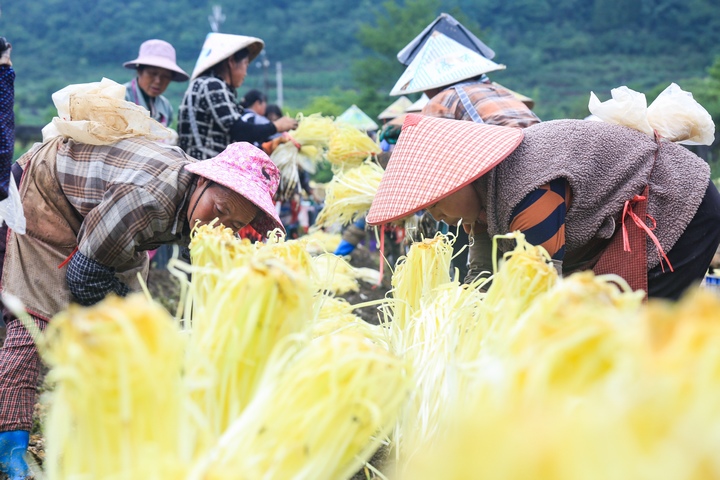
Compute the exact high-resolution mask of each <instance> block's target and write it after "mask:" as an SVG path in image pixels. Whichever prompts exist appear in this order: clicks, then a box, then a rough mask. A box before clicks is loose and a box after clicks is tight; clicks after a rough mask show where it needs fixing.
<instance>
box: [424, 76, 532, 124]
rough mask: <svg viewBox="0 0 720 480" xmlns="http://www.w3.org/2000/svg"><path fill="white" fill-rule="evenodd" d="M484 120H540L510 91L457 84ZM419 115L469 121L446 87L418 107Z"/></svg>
mask: <svg viewBox="0 0 720 480" xmlns="http://www.w3.org/2000/svg"><path fill="white" fill-rule="evenodd" d="M461 88H462V89H463V90H464V91H465V93H467V95H468V97H469V98H470V101H471V102H472V104H473V105H474V106H475V109H476V110H477V112H478V113H479V114H480V117H481V118H482V119H483V121H484V122H485V123H488V124H490V125H500V126H503V127H519V128H525V127H529V126H531V125H535V124H536V123H539V122H540V119H539V118H538V116H537V115H535V114H534V113H533V112H532V110H530V109H529V108H528V107H527V106H526V105H525V104H524V103H522V102H521V101H520V100H518V99H517V98H516V97H515V95H513V94H512V92H510V91H508V90H507V89H505V88H503V87H501V86H499V85H492V84H491V83H486V82H476V83H467V84H463V85H462V87H461ZM422 114H423V115H428V116H431V117H440V118H449V119H454V120H467V121H472V119H471V118H470V115H469V114H468V113H467V111H466V110H465V107H463V104H462V102H461V101H460V97H459V96H458V94H457V92H456V91H455V88H453V87H452V86H451V87H448V88H446V89H445V90H443V91H442V92H440V93H438V94H437V95H435V96H434V97H433V98H432V99H430V101H429V102H428V103H427V105H425V107H424V108H423V110H422Z"/></svg>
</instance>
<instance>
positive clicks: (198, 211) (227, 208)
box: [188, 177, 260, 232]
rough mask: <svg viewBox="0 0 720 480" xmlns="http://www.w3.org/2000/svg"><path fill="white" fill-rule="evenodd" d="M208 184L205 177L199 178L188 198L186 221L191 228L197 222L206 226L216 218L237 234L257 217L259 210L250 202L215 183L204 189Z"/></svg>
mask: <svg viewBox="0 0 720 480" xmlns="http://www.w3.org/2000/svg"><path fill="white" fill-rule="evenodd" d="M208 182H209V180H208V179H206V178H205V177H199V178H198V184H197V187H196V188H195V191H194V192H193V194H192V197H190V208H189V210H188V221H189V222H190V227H191V228H192V227H194V226H195V223H196V222H197V221H198V220H199V221H200V225H207V224H209V223H210V222H212V221H213V220H215V219H216V218H217V219H219V222H220V223H222V224H223V225H224V226H226V227H227V228H230V229H232V230H233V231H235V232H237V231H239V230H240V229H242V228H243V227H244V226H245V225H247V224H249V223H250V222H252V221H253V220H254V219H255V217H256V216H257V215H259V213H260V209H259V208H258V207H256V206H255V204H253V203H252V202H251V201H250V200H248V199H246V198H245V197H243V196H242V195H240V194H239V193H237V192H234V191H232V190H230V189H229V188H225V187H223V186H222V185H218V184H217V183H213V184H212V185H210V187H208V188H207V189H206V188H205V187H206V186H207V184H208ZM190 215H192V218H191V217H190Z"/></svg>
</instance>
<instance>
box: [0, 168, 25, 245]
mask: <svg viewBox="0 0 720 480" xmlns="http://www.w3.org/2000/svg"><path fill="white" fill-rule="evenodd" d="M3 220H4V221H5V223H7V225H8V227H10V228H11V229H12V230H13V231H14V232H15V233H19V234H24V233H25V213H24V212H23V206H22V201H21V200H20V192H18V189H17V185H15V179H13V178H12V176H11V177H10V182H9V184H8V197H7V198H6V199H5V200H3V201H1V202H0V221H3Z"/></svg>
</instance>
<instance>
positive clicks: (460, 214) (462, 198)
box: [427, 184, 487, 231]
mask: <svg viewBox="0 0 720 480" xmlns="http://www.w3.org/2000/svg"><path fill="white" fill-rule="evenodd" d="M427 211H428V212H430V214H431V215H432V216H433V218H434V219H435V220H438V221H441V220H442V221H444V222H445V223H447V224H448V225H452V226H455V225H457V224H458V223H460V221H461V220H462V224H463V227H464V228H465V230H466V231H469V229H470V228H471V227H472V225H473V224H474V223H475V222H478V221H480V222H485V221H487V217H486V214H485V211H484V210H483V207H482V202H481V200H480V195H479V194H478V192H477V191H476V190H475V187H474V186H473V184H470V185H466V186H464V187H463V188H461V189H460V190H458V191H457V192H455V193H453V194H452V195H448V196H447V197H445V198H443V199H441V200H439V201H438V202H437V203H435V204H434V205H431V206H429V207H428V208H427Z"/></svg>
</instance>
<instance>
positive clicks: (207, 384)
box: [186, 257, 313, 445]
mask: <svg viewBox="0 0 720 480" xmlns="http://www.w3.org/2000/svg"><path fill="white" fill-rule="evenodd" d="M204 295H205V296H204V297H203V298H194V299H193V301H194V312H193V313H194V317H193V318H194V321H193V327H194V330H193V332H192V335H191V337H190V342H189V345H188V353H187V364H186V371H187V372H188V373H187V377H188V379H189V380H190V381H191V384H192V385H194V386H195V390H194V391H193V400H194V402H195V404H196V405H197V407H198V410H199V411H200V412H201V415H202V416H204V417H205V418H206V419H207V424H208V431H207V432H201V433H206V435H205V436H204V441H205V442H211V441H213V439H215V438H217V437H218V436H219V435H220V434H221V433H222V432H223V431H225V429H226V428H227V427H228V425H229V424H230V423H231V422H232V421H233V420H235V418H237V417H238V415H240V413H241V412H242V411H243V409H244V408H245V407H246V406H247V404H248V403H249V401H250V399H251V398H252V397H253V395H254V394H255V391H256V388H257V385H258V382H259V379H260V377H261V376H262V375H263V372H264V369H265V365H266V364H267V360H268V357H269V356H270V352H271V351H272V350H273V348H275V346H276V345H277V344H278V343H279V342H280V341H282V340H283V339H284V338H285V337H287V336H288V335H291V334H294V333H297V332H301V331H302V330H303V329H304V328H305V327H306V325H307V324H308V322H309V321H310V320H311V319H310V318H309V315H308V311H309V308H310V305H311V301H312V295H313V291H312V290H311V288H310V282H309V281H308V279H307V277H306V276H305V275H303V274H302V273H300V272H298V271H296V270H292V269H290V268H288V266H286V262H284V261H281V260H279V259H276V258H267V257H256V258H253V259H248V261H247V264H246V265H245V266H243V267H236V268H234V269H231V270H229V271H226V272H223V275H222V281H221V282H218V283H217V285H216V287H215V289H214V290H212V291H205V292H204ZM205 445H207V443H205Z"/></svg>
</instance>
